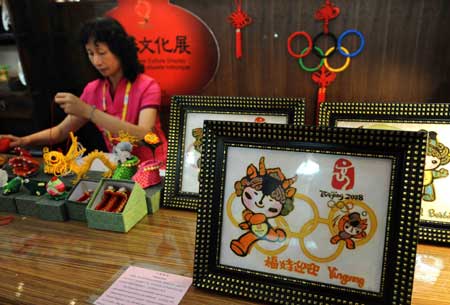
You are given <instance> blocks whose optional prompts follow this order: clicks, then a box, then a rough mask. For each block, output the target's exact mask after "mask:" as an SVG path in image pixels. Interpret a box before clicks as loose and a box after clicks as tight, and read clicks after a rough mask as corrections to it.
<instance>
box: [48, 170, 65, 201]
mask: <svg viewBox="0 0 450 305" xmlns="http://www.w3.org/2000/svg"><path fill="white" fill-rule="evenodd" d="M45 189H46V190H47V193H48V195H49V197H50V198H51V199H53V200H62V199H65V198H66V196H67V192H66V185H65V184H64V182H62V181H61V179H59V178H58V177H56V176H54V177H52V178H51V179H50V181H49V182H47V185H46V186H45Z"/></svg>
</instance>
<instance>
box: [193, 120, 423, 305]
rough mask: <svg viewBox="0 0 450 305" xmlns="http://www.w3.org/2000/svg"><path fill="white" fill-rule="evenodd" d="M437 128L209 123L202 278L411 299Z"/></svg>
mask: <svg viewBox="0 0 450 305" xmlns="http://www.w3.org/2000/svg"><path fill="white" fill-rule="evenodd" d="M426 141H427V133H426V132H405V131H384V130H366V129H350V128H324V127H322V128H317V127H305V126H286V125H273V124H264V125H258V124H254V123H243V122H218V121H206V122H205V139H204V150H203V154H204V155H203V156H202V162H203V164H202V172H201V174H200V175H201V179H200V181H201V187H200V197H201V200H202V202H201V204H199V207H198V216H197V234H196V246H195V263H194V285H195V286H196V287H200V288H205V289H211V290H214V291H220V292H222V293H227V294H231V295H235V296H238V297H246V298H251V299H254V300H258V301H260V302H263V303H268V302H269V303H280V300H283V302H282V303H283V304H289V305H294V304H315V303H317V304H319V302H320V304H330V305H331V304H360V305H362V304H365V305H369V304H371V305H375V304H377V305H378V304H397V305H399V304H408V303H409V302H410V297H411V290H412V284H413V275H414V266H415V253H416V245H417V242H416V238H417V234H418V225H417V224H418V222H419V214H420V197H421V191H422V187H421V186H422V185H421V182H422V179H423V171H424V163H425V150H426Z"/></svg>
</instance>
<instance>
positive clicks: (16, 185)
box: [3, 176, 23, 195]
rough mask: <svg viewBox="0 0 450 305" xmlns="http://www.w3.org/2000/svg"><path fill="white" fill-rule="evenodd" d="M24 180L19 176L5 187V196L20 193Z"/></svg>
mask: <svg viewBox="0 0 450 305" xmlns="http://www.w3.org/2000/svg"><path fill="white" fill-rule="evenodd" d="M22 183H23V179H22V178H21V177H19V176H17V177H14V178H13V179H11V180H10V181H9V182H8V183H6V185H4V186H3V195H11V194H14V193H18V192H19V191H20V188H21V186H22Z"/></svg>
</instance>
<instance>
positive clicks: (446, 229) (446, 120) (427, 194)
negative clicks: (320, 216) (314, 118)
mask: <svg viewBox="0 0 450 305" xmlns="http://www.w3.org/2000/svg"><path fill="white" fill-rule="evenodd" d="M320 123H321V125H324V126H334V127H349V128H364V129H383V130H404V131H419V130H425V131H427V132H428V143H427V144H428V145H427V152H426V162H425V173H424V181H423V190H422V204H421V212H420V230H419V240H420V241H422V242H429V243H437V244H443V245H447V246H450V177H449V170H450V105H449V104H444V103H442V104H441V103H439V104H433V103H427V104H424V103H421V104H419V103H417V104H412V103H411V104H400V103H354V102H341V103H338V102H335V103H330V102H327V103H324V104H323V105H322V107H321V110H320Z"/></svg>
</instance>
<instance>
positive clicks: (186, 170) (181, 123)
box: [163, 96, 305, 210]
mask: <svg viewBox="0 0 450 305" xmlns="http://www.w3.org/2000/svg"><path fill="white" fill-rule="evenodd" d="M304 113H305V101H304V99H302V98H263V97H261V98H260V97H225V96H174V97H172V104H171V108H170V124H169V143H168V146H169V148H168V156H167V170H166V177H165V180H164V196H163V206H164V207H173V208H182V209H190V210H195V209H196V208H197V205H198V202H199V201H200V198H199V186H200V182H199V173H200V167H201V158H200V156H201V152H202V138H203V121H205V120H217V121H222V120H223V121H243V122H256V123H276V124H299V125H300V124H304Z"/></svg>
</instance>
